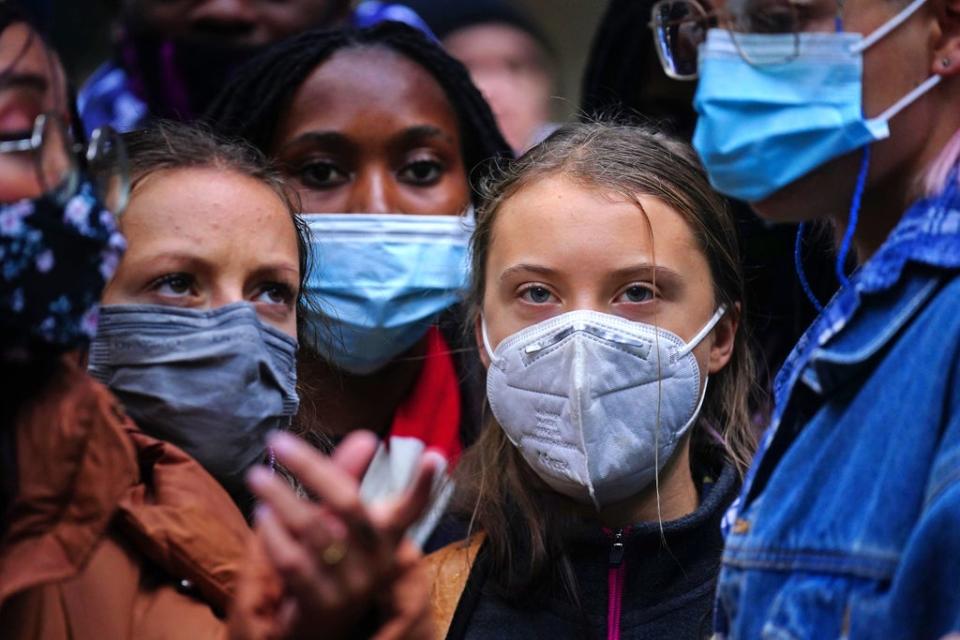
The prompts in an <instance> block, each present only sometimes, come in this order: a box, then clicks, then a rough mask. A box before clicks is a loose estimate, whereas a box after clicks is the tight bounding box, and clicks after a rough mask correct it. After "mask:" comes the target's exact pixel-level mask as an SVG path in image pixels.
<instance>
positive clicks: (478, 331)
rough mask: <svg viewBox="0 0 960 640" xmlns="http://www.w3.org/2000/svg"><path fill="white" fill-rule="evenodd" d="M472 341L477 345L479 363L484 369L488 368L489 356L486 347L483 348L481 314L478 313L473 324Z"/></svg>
mask: <svg viewBox="0 0 960 640" xmlns="http://www.w3.org/2000/svg"><path fill="white" fill-rule="evenodd" d="M473 339H474V341H476V343H477V351H478V352H479V353H480V362H481V363H482V364H483V368H484V369H489V368H490V355H489V354H488V353H487V349H486V347H484V346H483V314H482V313H478V314H477V318H476V320H475V321H474V323H473Z"/></svg>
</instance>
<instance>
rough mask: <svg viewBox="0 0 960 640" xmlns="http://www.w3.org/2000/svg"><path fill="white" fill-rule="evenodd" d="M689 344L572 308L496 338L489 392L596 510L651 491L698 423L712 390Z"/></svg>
mask: <svg viewBox="0 0 960 640" xmlns="http://www.w3.org/2000/svg"><path fill="white" fill-rule="evenodd" d="M724 312H725V308H724V307H720V309H718V310H717V312H716V313H715V314H714V315H713V317H712V318H711V319H710V321H709V322H707V324H706V326H704V327H703V329H701V330H700V332H699V333H698V334H697V335H696V336H695V337H694V338H693V339H692V340H691V341H690V342H689V343H686V342H684V341H683V339H682V338H680V337H679V336H677V335H675V334H673V333H671V332H669V331H666V330H665V329H661V328H658V327H655V326H653V325H649V324H644V323H640V322H631V321H629V320H625V319H624V318H620V317H618V316H613V315H609V314H605V313H600V312H597V311H572V312H570V313H565V314H563V315H560V316H557V317H555V318H550V319H549V320H545V321H544V322H540V323H538V324H535V325H533V326H530V327H527V328H525V329H523V330H521V331H519V332H517V333H515V334H513V335H512V336H510V337H508V338H506V339H505V340H503V341H502V342H501V343H500V344H499V345H498V346H497V348H496V349H493V348H492V347H491V346H490V342H489V339H488V338H487V328H486V323H485V322H484V323H483V340H484V347H485V348H486V350H487V354H488V355H489V356H490V368H489V369H488V370H487V399H488V400H489V402H490V409H491V410H492V411H493V415H494V417H496V419H497V422H499V424H500V426H501V428H502V429H503V430H504V432H505V433H506V435H507V437H508V438H509V439H510V441H511V442H512V443H513V444H514V446H516V447H517V448H518V449H519V450H520V453H521V455H522V456H523V458H524V460H525V461H526V463H527V464H528V465H530V467H531V468H532V469H533V471H534V472H536V474H537V475H538V476H540V478H541V479H542V480H543V481H544V482H546V483H547V485H548V486H550V488H551V489H553V490H554V491H557V492H558V493H562V494H563V495H566V496H568V497H570V498H573V499H574V500H576V501H578V502H581V503H584V504H592V505H593V506H594V507H595V508H596V509H598V510H599V509H601V508H602V507H604V506H607V505H609V504H612V503H615V502H618V501H620V500H624V499H626V498H629V497H631V496H634V495H636V494H638V493H640V492H641V491H643V490H644V489H645V488H646V487H647V486H649V484H650V483H651V482H653V480H654V478H655V477H656V474H657V473H659V471H660V470H661V469H662V468H663V466H664V465H665V464H666V462H667V461H668V460H669V459H670V457H671V455H672V454H673V452H674V450H675V449H676V446H677V444H678V443H679V441H680V440H681V438H682V436H683V435H684V434H685V433H686V431H687V430H688V429H689V428H690V426H691V425H692V424H693V423H694V422H695V421H696V418H697V414H698V413H699V412H700V406H701V404H702V403H703V398H704V396H705V395H706V382H704V385H703V392H702V393H701V389H700V368H699V366H698V364H697V359H696V358H695V357H694V355H693V350H694V349H695V348H696V346H697V345H698V344H700V342H701V341H702V340H703V339H704V338H705V337H706V336H707V335H708V334H709V333H710V331H712V330H713V328H714V326H716V324H717V322H719V321H720V318H722V317H723V314H724Z"/></svg>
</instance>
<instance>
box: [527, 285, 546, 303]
mask: <svg viewBox="0 0 960 640" xmlns="http://www.w3.org/2000/svg"><path fill="white" fill-rule="evenodd" d="M523 295H524V296H525V297H526V298H527V300H528V301H530V302H533V303H535V304H544V303H547V302H550V298H551V297H552V296H553V294H551V293H550V290H549V289H547V288H546V287H530V288H528V289H526V290H525V291H524V292H523Z"/></svg>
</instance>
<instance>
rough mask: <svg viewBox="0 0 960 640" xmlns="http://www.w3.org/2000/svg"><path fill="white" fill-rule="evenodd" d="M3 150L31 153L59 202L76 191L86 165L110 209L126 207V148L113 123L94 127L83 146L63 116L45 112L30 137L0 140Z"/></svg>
mask: <svg viewBox="0 0 960 640" xmlns="http://www.w3.org/2000/svg"><path fill="white" fill-rule="evenodd" d="M0 153H30V154H31V155H32V160H33V165H34V169H35V171H36V176H37V180H38V182H39V184H40V186H41V188H42V189H43V193H44V194H45V195H48V196H51V197H53V198H55V199H56V200H57V201H58V202H66V201H67V200H69V199H70V198H71V197H73V196H74V195H75V194H76V192H77V188H78V187H79V185H80V169H81V168H83V169H85V170H86V172H87V174H88V175H89V176H90V179H91V181H92V182H93V186H94V190H95V192H96V195H97V196H98V197H99V198H100V200H101V201H102V202H103V203H104V204H105V205H106V206H107V208H108V209H109V210H110V211H112V212H113V213H114V214H115V215H120V214H121V213H123V211H124V209H126V206H127V201H128V200H129V195H130V175H129V167H128V164H127V152H126V147H125V146H124V144H123V141H122V140H121V139H120V136H119V135H118V134H117V132H116V131H114V130H113V129H112V128H110V127H102V128H100V129H97V130H95V131H94V132H93V134H92V135H91V136H90V142H89V144H87V145H86V146H84V145H82V144H79V143H77V142H76V141H75V140H74V138H73V135H72V134H71V133H70V129H69V128H68V127H67V125H66V123H64V121H63V119H62V118H60V117H59V116H57V115H56V114H52V113H42V114H40V115H38V116H37V118H36V120H34V123H33V130H32V132H31V134H30V136H29V137H26V138H22V139H19V140H5V141H0Z"/></svg>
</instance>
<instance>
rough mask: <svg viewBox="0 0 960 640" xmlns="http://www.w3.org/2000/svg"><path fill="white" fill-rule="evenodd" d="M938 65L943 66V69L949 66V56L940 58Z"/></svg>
mask: <svg viewBox="0 0 960 640" xmlns="http://www.w3.org/2000/svg"><path fill="white" fill-rule="evenodd" d="M940 66H941V67H943V68H944V69H946V68H948V67H949V66H950V58H944V59H943V60H941V61H940Z"/></svg>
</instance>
